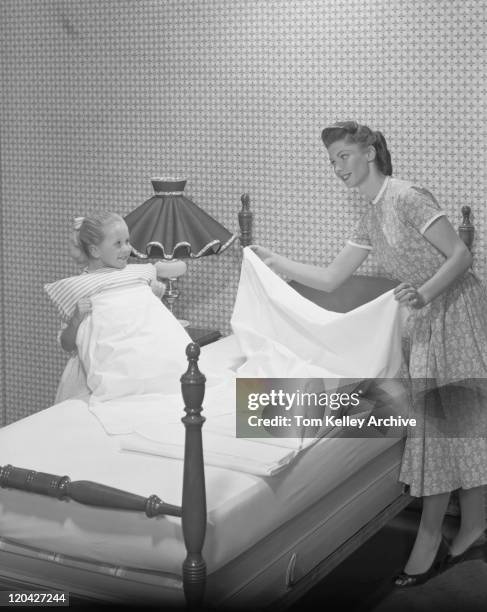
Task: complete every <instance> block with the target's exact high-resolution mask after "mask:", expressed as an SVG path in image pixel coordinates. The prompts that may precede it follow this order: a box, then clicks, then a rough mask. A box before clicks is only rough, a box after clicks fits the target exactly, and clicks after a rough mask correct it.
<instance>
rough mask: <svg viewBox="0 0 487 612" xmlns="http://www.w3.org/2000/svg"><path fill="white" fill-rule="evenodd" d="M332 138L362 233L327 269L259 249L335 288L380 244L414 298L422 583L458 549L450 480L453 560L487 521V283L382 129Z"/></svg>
mask: <svg viewBox="0 0 487 612" xmlns="http://www.w3.org/2000/svg"><path fill="white" fill-rule="evenodd" d="M322 140H323V142H324V144H325V146H326V147H327V149H328V154H329V158H330V163H331V166H332V168H333V170H334V172H335V174H336V176H337V177H338V179H339V180H340V181H343V183H344V184H345V185H346V186H347V187H348V188H356V189H358V190H359V192H360V193H361V194H363V195H364V196H366V198H367V199H368V200H369V206H368V209H367V210H366V212H365V214H364V215H363V216H362V218H361V219H360V221H359V223H358V226H357V227H356V230H355V233H354V234H353V236H352V237H351V239H350V240H349V241H348V243H347V245H346V246H345V247H344V248H343V250H342V251H341V252H340V253H339V254H338V256H337V257H336V258H335V260H334V261H333V262H332V263H331V265H329V266H328V267H327V268H325V269H323V268H320V267H315V266H311V265H307V264H303V263H296V262H294V261H291V260H289V259H286V258H285V257H282V256H280V255H277V254H274V253H273V252H271V251H269V250H268V249H265V248H263V247H260V246H257V247H254V250H255V251H256V253H257V254H258V255H259V256H260V257H261V258H262V259H263V260H264V262H265V263H266V264H267V265H269V266H270V267H271V268H272V269H274V270H275V271H277V272H279V273H282V274H284V275H286V276H287V277H290V278H291V279H294V280H297V281H298V282H300V283H303V284H306V285H309V286H310V287H314V288H317V289H321V290H324V291H332V290H333V289H335V288H336V287H338V286H339V285H340V284H341V283H343V282H344V281H345V280H346V279H347V278H348V277H349V276H350V275H351V274H353V272H354V271H355V270H356V269H357V268H358V267H359V266H360V264H361V263H362V262H363V261H364V260H365V259H366V257H367V256H368V255H369V253H370V252H371V251H373V252H374V254H375V255H376V257H377V260H378V262H379V264H380V265H381V266H382V267H383V268H384V269H385V270H386V272H387V273H388V274H389V275H391V276H392V277H393V278H396V279H398V280H399V281H401V283H400V284H399V285H398V286H397V287H396V289H395V297H396V299H397V300H399V302H401V303H403V304H405V305H407V306H408V307H409V308H410V316H409V319H408V324H407V330H406V334H407V338H405V347H407V352H408V355H407V362H408V367H409V372H410V376H411V379H412V385H413V390H416V391H417V392H416V393H415V395H414V398H415V399H414V402H413V407H412V409H413V410H414V411H415V415H414V416H416V417H417V418H418V426H417V427H416V431H414V432H412V431H411V432H409V435H408V439H407V441H406V446H405V450H404V455H403V461H402V468H401V473H400V480H401V481H403V482H404V483H406V484H408V485H409V487H410V493H411V495H413V496H422V497H423V511H422V516H421V522H420V526H419V530H418V534H417V537H416V541H415V544H414V547H413V549H412V551H411V554H410V557H409V560H408V562H407V564H406V567H405V568H404V571H403V572H402V573H401V574H399V575H398V576H397V577H396V578H395V584H396V586H398V587H409V586H414V585H415V584H420V583H422V582H425V581H426V580H427V579H428V578H430V577H431V576H432V575H434V573H435V572H436V571H437V569H439V568H440V567H443V566H444V561H445V560H444V557H445V555H446V554H447V552H448V550H447V549H446V545H445V544H444V541H443V539H442V536H441V528H442V522H443V517H444V514H445V511H446V508H447V505H448V500H449V497H450V492H451V491H453V490H455V489H459V499H460V509H461V526H460V529H459V531H458V533H457V534H456V537H455V538H454V540H453V542H452V543H451V545H450V550H449V556H448V557H447V563H448V564H454V563H458V562H460V561H462V560H464V559H465V558H466V556H467V555H468V551H470V550H471V548H472V547H473V546H475V545H476V544H478V538H479V536H481V534H482V532H483V530H484V522H485V518H484V508H483V489H482V485H484V484H486V483H487V395H486V390H485V380H486V377H487V294H486V292H485V290H484V288H483V287H482V286H481V284H480V283H479V281H478V279H477V278H476V276H475V275H474V274H473V273H472V271H471V270H470V266H471V263H472V257H471V255H470V253H469V251H468V249H467V248H466V247H465V245H464V243H463V242H462V241H461V240H460V239H459V237H458V235H457V233H456V232H455V230H454V229H453V227H452V226H451V224H450V223H449V221H448V220H447V218H446V216H445V213H444V212H443V211H442V210H441V209H440V207H439V205H438V203H437V202H436V200H435V198H434V197H433V196H432V195H431V193H429V192H428V191H427V190H425V189H423V188H422V187H418V186H416V185H414V184H413V183H410V182H406V181H403V180H399V179H396V178H392V176H391V175H392V165H391V158H390V154H389V151H388V149H387V145H386V141H385V139H384V136H383V135H382V134H381V133H380V132H375V131H372V130H370V129H369V128H368V127H367V126H364V125H358V124H357V123H356V122H341V123H337V124H335V125H333V126H330V127H328V128H325V129H324V130H323V132H322ZM433 386H434V387H436V388H435V389H432V387H433Z"/></svg>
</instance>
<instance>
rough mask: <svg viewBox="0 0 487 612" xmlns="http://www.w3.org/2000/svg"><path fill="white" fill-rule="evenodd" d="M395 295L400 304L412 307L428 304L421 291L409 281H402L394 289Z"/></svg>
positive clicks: (417, 307)
mask: <svg viewBox="0 0 487 612" xmlns="http://www.w3.org/2000/svg"><path fill="white" fill-rule="evenodd" d="M394 297H395V298H396V300H397V301H398V302H399V303H400V304H404V305H405V306H409V307H411V308H416V309H419V308H423V306H426V300H425V299H424V297H423V296H422V295H421V293H420V292H419V291H418V290H417V289H416V287H413V286H412V285H410V284H409V283H401V284H400V285H398V286H397V287H396V288H395V289H394Z"/></svg>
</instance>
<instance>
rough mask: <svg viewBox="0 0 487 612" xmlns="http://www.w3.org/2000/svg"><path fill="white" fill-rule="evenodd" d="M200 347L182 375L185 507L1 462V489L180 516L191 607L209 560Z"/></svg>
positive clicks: (198, 598) (194, 347)
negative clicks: (205, 547)
mask: <svg viewBox="0 0 487 612" xmlns="http://www.w3.org/2000/svg"><path fill="white" fill-rule="evenodd" d="M199 355H200V347H199V346H198V344H195V343H191V344H189V345H188V346H187V347H186V356H187V358H188V369H187V370H186V372H185V373H184V374H183V375H182V376H181V379H180V380H181V391H182V395H183V400H184V405H185V408H184V410H185V412H186V416H184V417H183V418H182V419H181V420H182V422H183V423H184V426H185V428H186V440H185V454H184V475H183V496H182V505H181V506H174V505H172V504H167V503H165V502H163V501H162V500H161V499H160V498H159V497H158V496H157V495H151V496H149V497H147V498H146V497H143V496H140V495H134V494H133V493H129V492H128V491H123V490H121V489H116V488H114V487H109V486H106V485H103V484H100V483H97V482H93V481H90V480H76V481H72V480H71V479H70V478H69V476H56V475H55V474H47V473H44V472H36V471H34V470H29V469H25V468H20V467H14V466H13V465H10V464H9V465H4V466H0V487H1V488H4V489H18V490H21V491H28V492H29V493H37V494H39V495H46V496H49V497H56V498H58V499H60V500H68V501H69V500H73V501H76V502H78V503H80V504H85V505H88V506H97V507H101V508H111V509H115V510H132V511H139V512H145V514H146V515H147V516H148V517H149V518H152V517H156V516H161V515H171V516H179V517H181V519H182V527H183V534H184V542H185V545H186V551H187V555H186V559H185V560H184V562H183V588H184V595H185V598H186V602H187V603H188V605H189V606H190V607H196V606H199V605H200V604H201V603H202V602H203V597H204V592H205V583H206V563H205V560H204V559H203V556H202V550H203V543H204V539H205V534H206V494H205V474H204V464H203V444H202V436H201V429H202V426H203V423H204V422H205V418H204V417H203V416H201V411H202V403H203V397H204V394H205V382H206V378H205V376H204V375H203V374H202V373H201V372H200V370H199V368H198V358H199Z"/></svg>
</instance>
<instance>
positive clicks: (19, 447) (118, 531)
mask: <svg viewBox="0 0 487 612" xmlns="http://www.w3.org/2000/svg"><path fill="white" fill-rule="evenodd" d="M205 352H206V353H207V354H211V355H212V357H214V358H215V359H218V360H224V361H225V362H227V363H228V364H229V366H231V365H232V364H234V365H238V363H239V361H240V360H241V356H240V351H239V349H238V345H237V344H236V342H235V340H234V339H233V337H229V338H225V339H223V340H221V341H220V342H217V343H215V344H212V345H210V346H208V347H205ZM181 415H182V416H183V406H181ZM181 427H183V425H182V424H181ZM61 432H62V434H61ZM393 446H396V447H397V449H398V450H397V453H396V452H393V453H390V456H391V462H392V465H389V464H387V465H386V466H385V467H384V466H383V468H381V469H384V470H390V469H396V468H397V471H398V469H399V457H400V447H401V446H402V442H401V441H400V440H398V439H395V438H374V439H367V438H354V439H352V438H351V439H340V438H324V439H322V440H320V441H318V442H317V443H316V444H315V445H314V446H312V447H311V448H310V449H308V450H307V451H305V452H303V453H302V454H301V455H300V456H299V457H298V459H297V460H296V461H295V462H294V463H293V464H292V465H291V466H290V468H289V469H286V470H284V472H282V473H280V474H277V475H275V476H273V477H269V478H263V477H259V476H255V475H250V474H244V473H241V472H235V471H231V470H227V469H223V468H217V467H212V466H207V467H206V489H207V504H208V527H207V535H206V541H205V548H204V556H205V559H206V561H207V566H208V571H209V572H210V573H211V572H213V571H215V570H216V569H218V568H219V567H221V566H222V565H224V564H226V563H227V562H228V561H230V560H231V559H232V558H234V557H235V556H237V555H238V554H240V553H241V552H242V551H243V550H245V549H247V548H249V547H251V546H252V545H253V544H254V543H255V542H257V541H258V540H260V539H261V538H262V537H264V536H265V535H266V534H267V533H269V532H270V531H272V530H273V529H275V528H277V527H278V526H279V525H281V524H283V523H285V522H286V521H288V520H290V519H291V518H292V517H293V516H296V515H297V514H298V513H299V512H301V511H302V510H303V509H305V508H306V507H308V506H309V505H310V504H312V503H314V502H315V501H317V500H318V499H320V498H321V497H323V496H324V495H325V494H326V493H327V492H328V491H332V490H336V488H337V487H338V486H339V485H341V484H343V483H345V482H346V480H347V479H348V478H349V477H350V476H351V475H352V474H354V473H356V472H357V471H358V470H359V469H360V468H362V467H363V466H364V465H366V464H367V463H368V462H369V461H371V460H372V459H373V458H374V457H377V456H378V455H381V454H383V453H385V452H386V451H387V450H388V449H390V448H391V447H393ZM203 447H204V428H203ZM7 463H11V464H13V465H15V466H17V467H23V468H30V469H35V470H36V471H43V472H48V473H53V474H57V475H65V474H66V475H68V476H70V478H71V479H72V480H78V479H80V480H95V481H97V482H100V483H103V484H106V485H109V486H113V487H117V488H121V489H124V490H127V491H129V492H132V493H136V494H140V495H144V496H149V495H151V494H156V495H158V496H159V497H161V498H162V499H163V500H164V501H166V502H168V503H173V504H178V505H179V504H180V501H181V493H182V473H183V463H182V461H179V460H176V459H169V458H165V457H160V456H149V455H142V454H138V453H124V452H120V450H119V447H118V441H117V439H116V437H109V436H107V435H106V433H105V431H104V430H103V429H102V427H101V425H100V423H99V422H98V420H97V419H96V418H95V417H94V416H93V414H92V413H91V412H90V411H89V410H88V406H87V404H86V403H85V402H83V401H82V400H68V401H66V402H63V403H61V404H57V405H55V406H53V407H51V408H48V409H46V410H43V411H41V412H39V413H36V414H34V415H32V416H30V417H28V418H26V419H22V420H21V421H17V422H15V423H13V424H11V425H9V426H8V427H5V428H4V429H3V430H0V465H5V464H7ZM372 476H373V477H374V478H375V477H377V476H378V475H371V477H372ZM342 489H343V496H344V501H345V500H346V499H347V495H348V497H350V496H351V495H354V494H355V492H353V491H348V492H347V490H346V486H345V487H342ZM343 519H344V520H345V517H343ZM0 535H1V536H2V537H3V538H6V539H7V540H10V541H13V542H16V543H19V544H24V545H29V546H33V547H36V548H38V549H42V550H47V551H52V552H56V553H60V554H64V555H70V556H75V557H78V558H86V559H91V560H93V561H98V562H101V563H106V564H109V565H113V566H120V567H133V568H142V569H146V570H156V571H164V572H167V573H172V574H175V575H180V573H181V563H182V561H183V559H184V557H185V550H184V544H183V539H182V532H181V525H180V519H178V518H175V517H159V518H157V519H148V518H147V517H146V516H145V515H144V514H142V513H133V512H123V511H114V510H105V509H98V508H88V507H86V506H83V505H81V504H77V503H76V502H60V501H58V500H55V499H51V498H47V497H43V496H39V495H32V494H30V493H25V492H21V491H15V490H3V489H0Z"/></svg>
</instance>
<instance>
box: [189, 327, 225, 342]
mask: <svg viewBox="0 0 487 612" xmlns="http://www.w3.org/2000/svg"><path fill="white" fill-rule="evenodd" d="M186 331H187V332H188V334H189V335H190V336H191V340H192V341H193V342H197V343H198V344H199V345H200V346H205V344H210V343H211V342H215V341H216V340H218V339H219V338H221V337H222V334H221V332H219V331H218V330H217V329H204V328H203V327H186Z"/></svg>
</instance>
